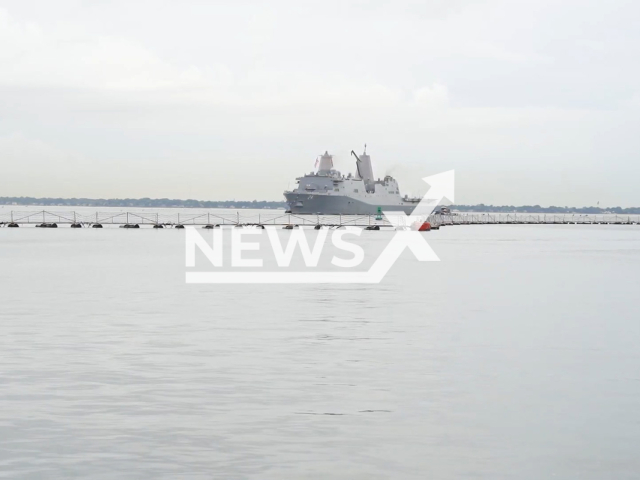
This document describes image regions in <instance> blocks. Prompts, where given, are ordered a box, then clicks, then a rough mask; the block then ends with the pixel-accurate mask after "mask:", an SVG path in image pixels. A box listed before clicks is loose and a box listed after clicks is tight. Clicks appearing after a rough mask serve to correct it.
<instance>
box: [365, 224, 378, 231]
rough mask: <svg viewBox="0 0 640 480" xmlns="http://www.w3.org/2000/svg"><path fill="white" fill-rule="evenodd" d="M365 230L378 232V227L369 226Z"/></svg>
mask: <svg viewBox="0 0 640 480" xmlns="http://www.w3.org/2000/svg"><path fill="white" fill-rule="evenodd" d="M365 230H380V225H369V226H368V227H365Z"/></svg>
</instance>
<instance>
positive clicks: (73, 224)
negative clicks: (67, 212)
mask: <svg viewBox="0 0 640 480" xmlns="http://www.w3.org/2000/svg"><path fill="white" fill-rule="evenodd" d="M71 228H82V225H80V224H79V223H72V224H71Z"/></svg>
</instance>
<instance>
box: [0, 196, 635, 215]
mask: <svg viewBox="0 0 640 480" xmlns="http://www.w3.org/2000/svg"><path fill="white" fill-rule="evenodd" d="M0 205H37V206H63V207H139V208H154V207H155V208H273V209H284V208H286V204H285V203H284V202H273V201H266V200H251V201H246V200H220V201H210V200H177V199H170V198H109V199H103V198H99V199H95V198H34V197H0ZM449 208H450V209H451V210H454V211H458V212H486V213H514V212H515V213H565V214H567V213H568V214H573V213H576V214H586V213H615V214H622V215H637V214H640V207H631V208H622V207H606V208H601V207H555V206H551V207H541V206H540V205H524V206H520V207H516V206H513V205H502V206H497V205H485V204H483V203H481V204H479V205H451V206H450V207H449Z"/></svg>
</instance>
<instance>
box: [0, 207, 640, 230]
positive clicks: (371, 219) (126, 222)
mask: <svg viewBox="0 0 640 480" xmlns="http://www.w3.org/2000/svg"><path fill="white" fill-rule="evenodd" d="M404 218H405V217H404V216H403V215H398V216H397V219H398V220H399V221H400V224H403V223H402V220H403V219H404ZM426 221H428V222H429V223H430V224H431V225H432V227H433V228H435V229H437V228H439V227H446V226H461V225H639V224H640V215H613V214H612V215H607V214H605V215H601V214H600V215H581V214H575V215H572V214H530V213H498V214H495V213H453V214H446V215H442V214H434V215H430V216H429V217H428V218H427V219H426ZM21 226H31V227H40V228H58V227H63V226H66V227H70V228H83V227H84V228H104V227H121V228H143V227H146V228H156V229H160V228H184V227H187V226H198V227H202V228H217V227H224V226H230V227H243V226H246V227H267V226H279V227H283V228H305V227H312V228H322V227H332V228H340V227H348V226H356V227H362V228H367V227H371V228H370V229H375V230H379V229H389V228H394V227H393V225H392V224H391V223H390V222H389V221H388V219H386V218H385V217H384V216H383V217H379V216H377V215H298V214H290V213H283V212H269V213H260V214H255V213H242V212H236V213H217V212H215V211H214V212H201V211H200V212H194V213H185V212H184V211H182V212H179V213H178V212H176V213H172V212H166V211H163V212H153V211H144V212H141V211H138V212H135V211H131V212H93V213H86V212H76V211H47V210H38V211H11V212H7V213H0V227H9V228H15V227H21ZM374 227H377V228H374Z"/></svg>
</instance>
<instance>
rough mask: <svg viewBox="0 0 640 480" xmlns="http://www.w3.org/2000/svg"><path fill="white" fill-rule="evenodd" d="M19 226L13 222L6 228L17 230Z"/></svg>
mask: <svg viewBox="0 0 640 480" xmlns="http://www.w3.org/2000/svg"><path fill="white" fill-rule="evenodd" d="M19 226H20V225H18V224H17V223H15V222H11V223H10V224H8V225H7V227H9V228H18V227H19Z"/></svg>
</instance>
